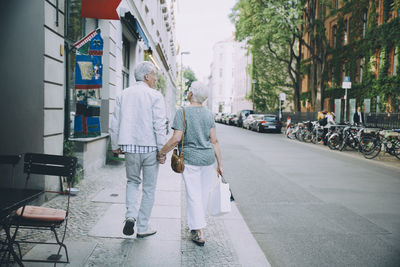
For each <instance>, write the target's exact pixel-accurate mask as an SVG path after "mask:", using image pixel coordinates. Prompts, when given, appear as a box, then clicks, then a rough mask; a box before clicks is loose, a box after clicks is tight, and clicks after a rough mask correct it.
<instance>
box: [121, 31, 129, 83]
mask: <svg viewBox="0 0 400 267" xmlns="http://www.w3.org/2000/svg"><path fill="white" fill-rule="evenodd" d="M129 50H130V43H129V41H128V39H127V38H126V37H122V89H125V88H127V87H129V54H130V53H129V52H130V51H129Z"/></svg>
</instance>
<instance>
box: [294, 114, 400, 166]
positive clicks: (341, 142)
mask: <svg viewBox="0 0 400 267" xmlns="http://www.w3.org/2000/svg"><path fill="white" fill-rule="evenodd" d="M286 136H287V137H288V138H290V139H297V140H299V141H303V142H312V143H314V144H317V143H323V144H324V145H327V146H328V147H329V148H330V149H332V150H339V151H343V150H346V149H352V150H356V151H359V152H360V153H362V154H363V155H364V157H365V158H367V159H373V158H375V157H377V156H378V155H379V154H380V153H381V152H383V153H388V154H390V155H392V156H395V157H396V158H397V159H399V160H400V129H392V130H383V129H380V128H365V127H363V126H354V125H349V124H344V125H329V126H325V127H324V126H321V125H320V123H319V122H318V121H306V122H301V123H297V124H294V125H288V127H287V130H286Z"/></svg>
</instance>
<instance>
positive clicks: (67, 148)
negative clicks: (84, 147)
mask: <svg viewBox="0 0 400 267" xmlns="http://www.w3.org/2000/svg"><path fill="white" fill-rule="evenodd" d="M63 155H64V156H68V157H76V156H75V143H74V142H72V141H70V140H64V143H63ZM82 178H83V167H82V165H81V164H80V163H78V164H77V167H76V173H75V176H74V177H73V179H72V187H74V186H75V185H77V184H79V182H80V181H81V180H82Z"/></svg>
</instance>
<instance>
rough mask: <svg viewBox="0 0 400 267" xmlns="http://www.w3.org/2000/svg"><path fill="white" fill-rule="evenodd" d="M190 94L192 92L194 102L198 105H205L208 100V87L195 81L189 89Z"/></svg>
mask: <svg viewBox="0 0 400 267" xmlns="http://www.w3.org/2000/svg"><path fill="white" fill-rule="evenodd" d="M189 92H192V94H193V96H192V100H193V101H194V102H196V103H201V104H203V102H204V101H206V100H207V98H208V93H209V90H208V87H207V86H206V85H205V84H203V83H202V82H199V81H195V82H193V83H192V85H191V86H190V88H189Z"/></svg>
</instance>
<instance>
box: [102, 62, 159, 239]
mask: <svg viewBox="0 0 400 267" xmlns="http://www.w3.org/2000/svg"><path fill="white" fill-rule="evenodd" d="M135 78H136V81H137V82H136V83H135V84H133V85H132V86H130V87H128V88H126V89H125V90H123V91H122V93H121V94H120V95H119V96H118V97H117V98H116V100H115V108H114V114H113V118H112V123H111V129H110V133H111V142H112V150H113V152H114V153H118V154H121V153H125V164H126V177H127V183H126V214H125V218H126V219H125V226H124V228H123V233H124V234H125V235H133V233H134V226H135V223H136V222H137V237H139V238H141V237H146V236H150V235H154V234H155V233H156V232H157V231H156V230H154V229H152V228H151V227H149V218H150V215H151V210H152V208H153V204H154V193H155V188H156V183H157V176H158V164H159V163H158V162H157V160H159V161H160V162H164V161H165V159H162V158H161V159H160V158H157V152H158V151H159V150H161V148H162V147H163V145H164V143H165V142H166V127H165V126H166V124H165V123H166V115H165V103H164V98H163V96H162V95H161V93H160V92H158V91H157V90H155V89H152V88H154V85H155V83H156V81H157V77H156V68H155V66H154V65H153V64H152V63H150V62H148V61H144V62H141V63H140V64H138V65H137V67H136V68H135ZM141 171H142V173H143V187H142V201H141V204H140V208H139V210H138V208H137V206H138V197H139V186H140V184H141V183H142V179H141V177H140V172H141Z"/></svg>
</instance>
